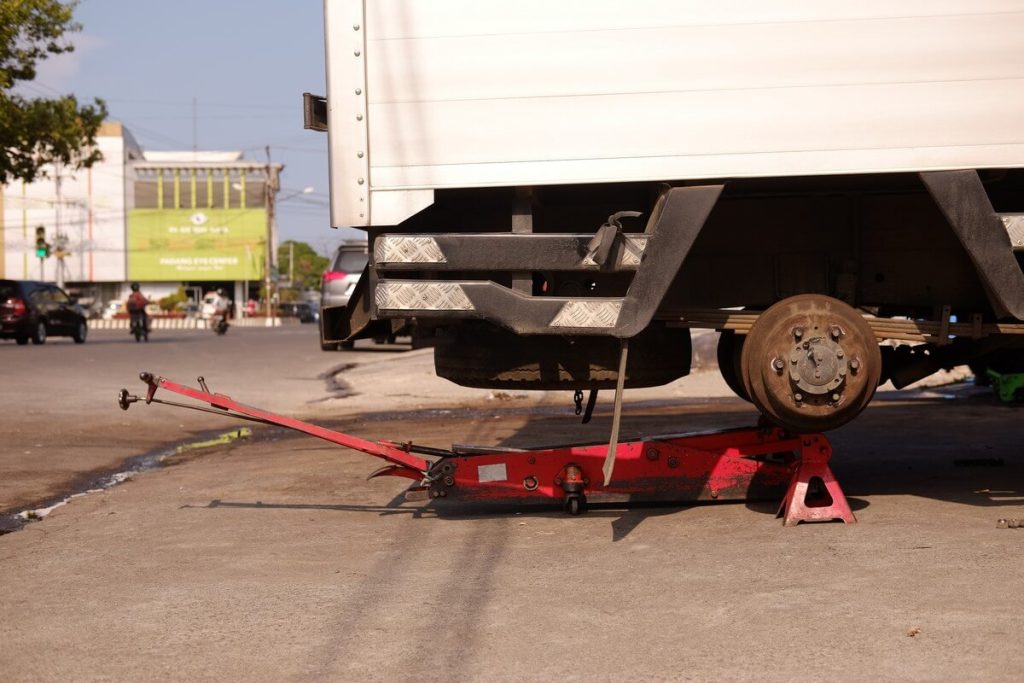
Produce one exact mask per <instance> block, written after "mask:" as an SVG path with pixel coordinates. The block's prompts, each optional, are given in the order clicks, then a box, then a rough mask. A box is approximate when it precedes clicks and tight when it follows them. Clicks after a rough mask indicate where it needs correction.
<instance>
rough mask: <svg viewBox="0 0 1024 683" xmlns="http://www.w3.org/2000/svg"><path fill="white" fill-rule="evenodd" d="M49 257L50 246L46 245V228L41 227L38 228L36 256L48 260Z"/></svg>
mask: <svg viewBox="0 0 1024 683" xmlns="http://www.w3.org/2000/svg"><path fill="white" fill-rule="evenodd" d="M49 255H50V245H49V244H47V243H46V228H44V227H43V226H41V225H40V226H39V227H37V228H36V256H38V257H39V258H46V257H47V256H49Z"/></svg>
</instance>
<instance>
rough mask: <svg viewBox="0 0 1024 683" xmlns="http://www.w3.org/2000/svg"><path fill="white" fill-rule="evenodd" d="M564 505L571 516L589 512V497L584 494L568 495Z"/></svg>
mask: <svg viewBox="0 0 1024 683" xmlns="http://www.w3.org/2000/svg"><path fill="white" fill-rule="evenodd" d="M563 505H564V507H565V511H566V512H568V513H569V514H570V515H573V516H575V515H579V514H582V513H584V512H586V511H587V497H586V496H585V495H583V494H582V493H568V494H566V496H565V502H564V503H563Z"/></svg>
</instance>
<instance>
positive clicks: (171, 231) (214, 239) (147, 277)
mask: <svg viewBox="0 0 1024 683" xmlns="http://www.w3.org/2000/svg"><path fill="white" fill-rule="evenodd" d="M266 235H267V214H266V211H265V210H264V209H134V210H132V211H131V212H129V214H128V277H129V279H131V280H143V281H149V282H153V281H161V280H164V281H166V280H171V281H174V280H260V279H262V278H263V258H264V257H263V253H264V252H263V249H264V246H265V244H266Z"/></svg>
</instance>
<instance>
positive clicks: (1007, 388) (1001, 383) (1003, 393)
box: [987, 370, 1024, 403]
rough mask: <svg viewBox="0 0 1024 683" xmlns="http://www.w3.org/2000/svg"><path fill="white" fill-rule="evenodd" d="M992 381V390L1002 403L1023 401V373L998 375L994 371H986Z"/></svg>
mask: <svg viewBox="0 0 1024 683" xmlns="http://www.w3.org/2000/svg"><path fill="white" fill-rule="evenodd" d="M987 373H988V376H989V378H990V379H991V380H992V388H993V389H995V392H996V396H998V397H999V400H1000V401H1002V402H1003V403H1013V402H1015V401H1022V400H1024V372H1014V373H1007V374H1005V375H1004V374H1000V373H998V372H996V371H995V370H988V371H987Z"/></svg>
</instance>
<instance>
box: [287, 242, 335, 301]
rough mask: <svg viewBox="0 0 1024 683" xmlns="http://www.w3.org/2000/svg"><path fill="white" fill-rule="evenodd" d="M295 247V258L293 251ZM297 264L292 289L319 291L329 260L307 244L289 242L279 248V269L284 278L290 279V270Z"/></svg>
mask: <svg viewBox="0 0 1024 683" xmlns="http://www.w3.org/2000/svg"><path fill="white" fill-rule="evenodd" d="M293 245H294V249H295V252H294V257H293V256H292V249H293ZM293 259H294V264H295V273H294V280H293V281H292V287H293V288H295V289H319V288H320V278H322V277H323V275H324V271H325V270H327V265H328V259H327V257H326V256H321V255H320V254H318V253H316V250H314V249H313V247H311V246H309V245H308V244H306V243H305V242H296V241H295V240H287V241H285V242H282V243H281V246H279V247H278V248H277V267H278V270H280V271H281V277H282V278H288V277H289V276H290V275H291V274H290V273H289V268H290V266H291V264H292V262H293Z"/></svg>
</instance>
